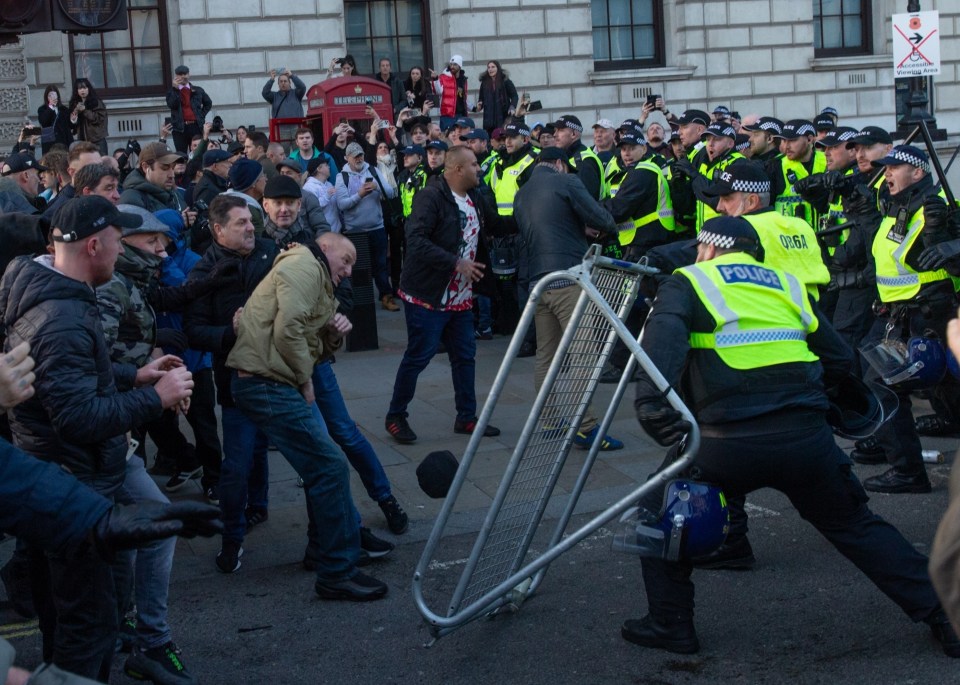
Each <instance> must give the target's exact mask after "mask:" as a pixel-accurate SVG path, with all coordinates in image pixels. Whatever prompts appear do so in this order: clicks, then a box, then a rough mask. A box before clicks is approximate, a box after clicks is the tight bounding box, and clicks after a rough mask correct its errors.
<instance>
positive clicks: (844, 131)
mask: <svg viewBox="0 0 960 685" xmlns="http://www.w3.org/2000/svg"><path fill="white" fill-rule="evenodd" d="M856 137H857V129H855V128H850V127H849V126H837V127H836V128H832V129H831V130H830V133H828V134H827V135H825V136H824V137H823V138H821V139H820V140H818V141H817V145H819V146H820V147H835V146H837V145H841V144H842V145H847V146H850V145H853V139H854V138H856Z"/></svg>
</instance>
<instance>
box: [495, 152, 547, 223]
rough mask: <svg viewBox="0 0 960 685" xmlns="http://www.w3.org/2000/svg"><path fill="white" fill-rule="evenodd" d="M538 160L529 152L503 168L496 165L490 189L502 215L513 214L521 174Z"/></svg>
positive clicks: (498, 211)
mask: <svg viewBox="0 0 960 685" xmlns="http://www.w3.org/2000/svg"><path fill="white" fill-rule="evenodd" d="M535 161H536V159H535V158H534V156H533V155H532V154H530V153H529V152H528V153H527V154H526V155H524V156H523V157H521V158H520V159H519V160H517V161H516V162H514V163H513V164H512V165H511V166H508V167H504V168H503V169H502V170H501V169H498V168H497V167H496V166H494V168H493V172H492V174H491V175H490V189H491V190H493V196H494V197H495V198H496V200H497V213H498V214H500V216H513V199H514V198H515V197H516V196H517V191H518V190H520V174H522V173H523V172H524V171H525V170H526V169H527V167H529V166H530V165H531V164H533V163H534V162H535Z"/></svg>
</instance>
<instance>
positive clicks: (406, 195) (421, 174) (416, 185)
mask: <svg viewBox="0 0 960 685" xmlns="http://www.w3.org/2000/svg"><path fill="white" fill-rule="evenodd" d="M425 185H427V172H426V170H425V169H424V167H423V165H422V164H420V165H418V166H417V168H416V169H414V170H413V172H412V173H411V174H410V175H409V176H407V180H406V181H404V182H403V183H401V184H400V188H399V190H400V204H401V205H402V207H403V218H404V219H406V218H407V217H408V216H410V212H411V211H413V197H414V196H415V195H416V194H417V191H419V190H421V189H422V188H423V187H424V186H425Z"/></svg>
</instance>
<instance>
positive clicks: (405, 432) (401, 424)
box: [383, 415, 417, 445]
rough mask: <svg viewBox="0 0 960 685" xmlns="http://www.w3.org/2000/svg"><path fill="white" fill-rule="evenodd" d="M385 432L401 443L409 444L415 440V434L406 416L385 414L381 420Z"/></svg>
mask: <svg viewBox="0 0 960 685" xmlns="http://www.w3.org/2000/svg"><path fill="white" fill-rule="evenodd" d="M383 425H384V427H385V428H386V429H387V432H388V433H389V434H390V435H392V436H393V439H394V440H396V441H397V442H399V443H400V444H401V445H411V444H413V443H415V442H416V441H417V434H416V433H414V432H413V429H412V428H411V427H410V424H409V423H407V417H406V416H389V415H388V416H387V418H386V419H384V421H383Z"/></svg>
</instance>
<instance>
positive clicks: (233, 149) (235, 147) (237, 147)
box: [227, 140, 243, 157]
mask: <svg viewBox="0 0 960 685" xmlns="http://www.w3.org/2000/svg"><path fill="white" fill-rule="evenodd" d="M227 152H229V153H230V156H231V157H233V156H234V155H239V154H240V153H241V152H243V143H241V142H240V141H239V140H235V141H233V142H232V143H230V144H229V145H228V146H227Z"/></svg>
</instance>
